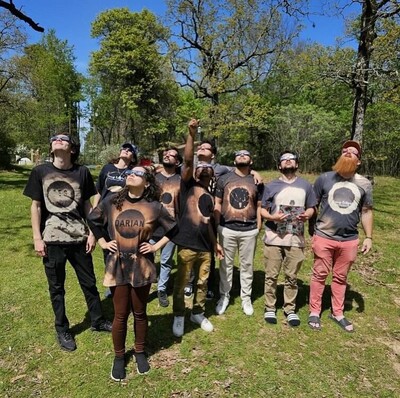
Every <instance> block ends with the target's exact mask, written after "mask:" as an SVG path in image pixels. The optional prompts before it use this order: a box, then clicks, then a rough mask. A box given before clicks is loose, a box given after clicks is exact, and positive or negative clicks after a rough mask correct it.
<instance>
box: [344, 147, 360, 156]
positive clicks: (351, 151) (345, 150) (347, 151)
mask: <svg viewBox="0 0 400 398" xmlns="http://www.w3.org/2000/svg"><path fill="white" fill-rule="evenodd" d="M344 153H351V154H352V155H356V156H357V157H359V153H358V151H357V149H353V148H343V149H342V154H344Z"/></svg>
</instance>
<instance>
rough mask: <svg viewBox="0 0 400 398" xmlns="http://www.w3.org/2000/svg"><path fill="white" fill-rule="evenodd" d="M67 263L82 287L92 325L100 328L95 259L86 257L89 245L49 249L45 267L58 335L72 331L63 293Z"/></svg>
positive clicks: (100, 316)
mask: <svg viewBox="0 0 400 398" xmlns="http://www.w3.org/2000/svg"><path fill="white" fill-rule="evenodd" d="M67 260H68V261H69V262H70V263H71V265H72V267H73V268H74V270H75V273H76V276H77V278H78V281H79V285H80V287H81V289H82V291H83V294H84V295H85V300H86V304H87V307H88V310H89V314H90V319H91V325H92V326H97V325H98V324H99V323H100V322H101V321H102V320H103V313H102V309H101V302H100V296H99V292H98V290H97V287H96V277H95V274H94V269H93V261H92V255H91V254H90V253H86V243H79V244H72V245H48V246H47V257H44V259H43V264H44V269H45V272H46V276H47V282H48V284H49V293H50V300H51V304H52V306H53V311H54V315H55V322H54V324H55V328H56V331H57V332H66V331H67V330H68V329H69V321H68V318H67V315H66V310H65V289H64V284H65V267H66V263H67Z"/></svg>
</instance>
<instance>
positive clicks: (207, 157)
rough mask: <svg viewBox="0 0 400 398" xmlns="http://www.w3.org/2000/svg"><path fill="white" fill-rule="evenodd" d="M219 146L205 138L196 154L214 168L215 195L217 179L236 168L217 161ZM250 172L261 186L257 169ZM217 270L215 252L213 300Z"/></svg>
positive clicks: (212, 189)
mask: <svg viewBox="0 0 400 398" xmlns="http://www.w3.org/2000/svg"><path fill="white" fill-rule="evenodd" d="M217 152H218V150H217V147H216V146H215V143H214V140H208V139H203V140H202V141H201V142H200V144H199V145H198V147H197V151H196V156H197V160H198V162H199V163H207V164H211V165H212V168H213V170H214V175H213V177H212V178H211V181H210V185H209V187H208V189H209V192H210V193H211V194H212V195H215V189H216V184H217V181H218V180H219V178H220V177H222V176H224V175H226V174H228V173H230V172H232V171H234V170H235V167H232V166H226V165H222V164H220V163H218V162H217V161H216V156H217ZM250 174H251V175H252V176H253V179H254V184H255V185H256V186H259V185H260V184H262V177H261V175H260V174H259V173H258V172H257V171H256V170H253V169H251V170H250ZM215 274H216V272H215V256H214V253H213V252H212V253H211V264H210V275H209V277H208V287H207V300H211V299H213V298H214V290H215V289H216V286H215V285H216V284H217V278H216V275H215ZM192 281H193V275H192V277H191V278H190V280H189V283H188V284H187V286H186V287H185V295H186V296H191V295H192V292H193V283H192Z"/></svg>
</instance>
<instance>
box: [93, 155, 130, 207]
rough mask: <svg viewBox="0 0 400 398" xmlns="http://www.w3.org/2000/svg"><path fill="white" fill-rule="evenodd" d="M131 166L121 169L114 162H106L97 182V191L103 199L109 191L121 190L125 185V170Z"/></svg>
mask: <svg viewBox="0 0 400 398" xmlns="http://www.w3.org/2000/svg"><path fill="white" fill-rule="evenodd" d="M128 169H129V168H125V169H119V168H118V167H117V166H116V165H115V164H114V163H108V164H106V165H105V166H104V167H103V168H102V169H101V171H100V174H99V178H98V180H97V182H96V189H97V192H98V193H99V194H100V195H101V198H100V200H103V199H104V198H105V197H106V196H107V195H108V194H109V193H111V192H113V193H115V192H119V191H121V190H122V188H124V186H125V180H126V175H125V172H126V170H128Z"/></svg>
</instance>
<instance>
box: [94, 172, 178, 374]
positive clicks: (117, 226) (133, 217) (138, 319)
mask: <svg viewBox="0 0 400 398" xmlns="http://www.w3.org/2000/svg"><path fill="white" fill-rule="evenodd" d="M126 174H127V178H126V187H125V188H124V189H123V190H122V191H121V192H120V193H118V194H117V195H114V196H110V197H108V198H106V199H105V200H104V201H102V202H100V203H99V205H98V206H97V207H96V208H95V209H94V210H93V212H92V213H91V214H90V216H89V226H90V228H91V229H92V231H93V233H94V235H95V236H96V238H97V239H98V242H99V245H100V246H101V248H102V249H106V250H108V251H109V252H110V254H109V255H108V257H107V260H106V269H105V277H104V285H105V286H108V287H110V288H111V290H112V294H113V304H114V312H115V315H114V321H113V327H112V337H113V344H114V351H115V359H114V363H113V367H112V369H111V378H112V379H113V380H116V381H121V380H123V379H125V377H126V373H125V340H126V333H127V321H128V317H129V314H130V312H131V311H132V312H133V317H134V331H135V351H134V352H135V357H136V364H137V370H138V372H139V373H140V374H144V373H147V372H148V371H149V369H150V366H149V364H148V361H147V358H146V355H145V352H144V343H145V338H146V334H147V327H148V322H147V314H146V304H147V299H148V296H149V292H150V286H151V283H153V282H156V279H157V273H156V267H155V265H154V255H153V253H155V252H156V251H157V250H158V249H160V248H161V247H162V246H164V245H165V244H166V243H167V242H168V241H169V238H170V237H172V236H173V235H174V233H175V229H176V222H175V220H173V219H172V218H171V216H170V215H169V213H168V212H167V210H166V209H165V208H164V207H163V206H162V205H161V204H160V202H159V201H158V199H159V189H158V186H157V185H156V183H155V179H154V175H153V174H152V173H151V172H150V171H148V170H147V169H146V168H144V167H140V166H138V167H134V168H133V169H132V170H128V171H127V172H126ZM104 225H107V229H108V231H107V232H108V235H109V236H110V240H109V241H107V240H106V239H105V238H106V235H105V232H104V229H103V226H104ZM159 226H161V227H162V228H163V229H164V231H166V235H165V236H164V237H163V238H162V239H161V240H159V241H158V242H157V243H156V244H154V245H151V244H150V243H148V241H149V240H150V237H151V236H152V234H153V232H154V230H155V229H156V228H157V227H159Z"/></svg>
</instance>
